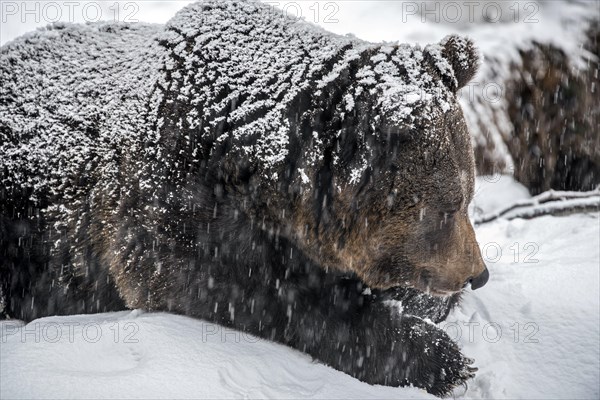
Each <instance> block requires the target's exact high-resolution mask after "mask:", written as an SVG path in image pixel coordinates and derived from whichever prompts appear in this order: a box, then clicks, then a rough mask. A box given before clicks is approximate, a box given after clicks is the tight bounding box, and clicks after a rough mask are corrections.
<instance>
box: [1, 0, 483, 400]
mask: <svg viewBox="0 0 600 400" xmlns="http://www.w3.org/2000/svg"><path fill="white" fill-rule="evenodd" d="M1 55H2V57H1V59H0V80H1V81H2V87H1V88H0V160H1V168H0V181H1V182H2V185H1V186H0V283H1V286H2V292H0V293H5V294H6V296H5V297H6V299H5V300H6V306H5V310H4V313H5V314H6V315H8V316H10V317H16V318H22V319H26V320H30V319H33V318H36V317H40V316H44V315H50V314H69V313H83V312H100V311H108V310H115V309H121V308H124V307H130V308H143V309H147V310H164V311H171V312H175V313H182V314H185V315H190V316H194V317H200V318H204V319H207V320H211V321H215V322H218V323H221V324H224V325H227V326H232V327H235V328H237V329H241V330H244V331H247V332H250V333H252V334H255V335H257V336H260V337H264V338H267V339H271V340H275V341H278V342H282V343H285V344H287V345H289V346H292V347H294V348H297V349H299V350H301V351H304V352H307V353H308V354H311V355H312V356H314V357H315V358H317V359H319V360H321V361H323V362H325V363H327V364H329V365H331V366H333V367H335V368H337V369H339V370H342V371H345V372H347V373H349V374H351V375H353V376H355V377H357V378H359V379H361V380H364V381H366V382H369V383H377V384H385V385H407V384H413V385H415V386H418V387H422V388H425V389H427V390H428V391H430V392H431V393H435V394H446V393H449V391H450V390H452V388H454V387H455V386H456V385H459V384H462V383H463V382H464V381H465V380H466V379H468V378H469V377H470V376H472V373H473V369H472V368H471V367H469V363H471V362H472V361H471V360H469V359H467V358H465V357H463V355H462V354H461V353H460V351H459V349H458V347H457V346H456V344H455V343H454V342H452V340H450V338H449V337H448V336H447V335H446V334H445V333H444V332H443V331H441V330H439V329H438V328H436V327H435V326H434V325H433V324H431V323H430V322H429V321H425V320H424V319H425V318H429V319H431V320H434V321H439V320H442V319H444V318H445V316H446V315H447V313H448V310H449V309H450V308H451V307H452V306H453V305H454V304H456V302H457V301H458V297H457V296H458V295H457V294H456V293H458V292H459V291H460V290H461V289H462V288H463V287H464V285H465V284H466V283H468V282H472V286H473V287H474V288H476V287H480V286H482V285H483V284H485V281H486V280H487V270H486V269H485V265H484V264H483V261H482V259H481V256H480V254H479V251H478V248H477V245H476V242H475V237H474V233H473V229H472V226H471V225H470V223H469V221H468V218H467V214H466V207H467V205H468V203H469V201H470V199H471V198H472V196H473V175H474V162H473V156H472V149H471V145H470V139H469V135H468V132H467V129H466V125H465V123H464V120H463V116H462V112H461V110H460V107H459V106H458V104H457V101H456V92H457V90H459V89H460V88H461V87H463V86H464V85H465V84H466V83H467V82H468V81H469V80H470V79H471V78H472V77H473V75H474V74H475V71H476V69H477V66H478V64H479V57H478V55H477V51H476V50H475V47H474V46H473V43H472V42H471V41H469V40H468V39H464V38H461V37H458V36H450V37H448V38H446V39H444V40H443V41H442V42H440V43H438V44H434V45H430V46H427V47H426V48H424V49H422V48H419V47H411V46H408V45H387V44H384V45H382V44H371V43H366V42H362V41H359V40H357V39H354V38H350V37H340V36H336V35H333V34H330V33H327V32H326V31H323V30H322V29H320V28H317V27H315V26H312V25H310V24H307V23H303V22H296V21H294V20H293V19H290V18H288V17H286V16H285V15H282V14H281V13H280V12H277V11H274V10H273V9H271V8H270V7H268V6H266V5H264V4H260V3H254V2H222V1H204V2H200V3H196V4H193V5H191V6H188V7H187V8H185V9H184V10H182V11H181V12H180V13H178V14H177V16H176V17H175V18H174V19H173V20H172V21H171V22H169V23H168V24H167V25H166V27H163V26H154V25H124V24H89V25H85V26H82V25H55V26H53V27H49V28H47V29H46V30H41V31H38V32H35V33H33V34H29V35H26V36H25V37H22V38H20V39H18V40H16V41H14V42H11V43H9V44H7V45H6V46H4V47H3V48H2V50H1ZM367 286H368V287H369V290H365V289H366V288H367ZM390 288H392V289H391V290H390V291H385V290H387V289H390ZM382 290H383V291H384V292H382ZM432 295H438V296H445V297H434V296H432ZM389 301H392V302H393V301H396V302H397V301H402V303H403V304H404V305H405V307H403V308H404V310H405V312H404V314H403V315H398V314H397V313H396V312H394V310H397V308H395V307H392V310H390V308H389V307H388V306H386V304H388V303H389Z"/></svg>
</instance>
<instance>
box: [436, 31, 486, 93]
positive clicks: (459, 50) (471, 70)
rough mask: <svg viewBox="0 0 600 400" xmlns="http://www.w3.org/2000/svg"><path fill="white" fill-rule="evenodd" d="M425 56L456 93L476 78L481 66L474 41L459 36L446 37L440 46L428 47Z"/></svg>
mask: <svg viewBox="0 0 600 400" xmlns="http://www.w3.org/2000/svg"><path fill="white" fill-rule="evenodd" d="M425 55H426V57H429V58H430V60H431V62H432V64H433V66H434V67H435V68H436V69H437V70H438V72H439V73H440V75H441V77H442V79H443V80H444V83H445V84H446V86H448V87H449V88H450V89H451V90H453V91H454V92H457V91H458V90H459V89H461V88H462V87H464V86H466V84H467V83H469V81H470V80H471V79H473V77H475V74H476V73H477V69H478V68H479V65H480V64H481V55H480V54H479V50H478V49H477V47H475V44H474V43H473V41H472V40H471V39H469V38H466V37H462V36H458V35H449V36H446V37H445V38H444V39H442V41H441V42H439V43H438V44H434V45H429V46H427V47H426V48H425Z"/></svg>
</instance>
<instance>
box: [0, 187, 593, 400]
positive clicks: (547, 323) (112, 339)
mask: <svg viewBox="0 0 600 400" xmlns="http://www.w3.org/2000/svg"><path fill="white" fill-rule="evenodd" d="M478 188H479V190H478V191H477V195H476V199H475V202H474V204H479V205H480V206H481V205H486V206H485V211H486V212H491V211H494V207H495V206H494V200H497V199H501V200H502V202H510V201H517V200H519V199H522V198H524V197H526V194H525V192H524V191H523V190H522V187H520V186H519V185H518V184H516V183H514V182H511V180H510V178H508V177H502V178H501V179H500V181H499V182H496V181H495V179H492V178H487V180H484V181H483V182H479V184H478ZM504 204H506V203H504ZM599 218H600V215H599V214H598V213H594V214H576V215H571V216H569V217H551V216H546V217H540V218H534V219H531V220H527V221H526V220H521V219H515V220H511V221H507V220H502V219H500V220H498V221H495V222H492V223H488V224H483V225H481V226H479V227H478V228H477V236H478V240H479V242H480V245H481V248H482V249H483V252H484V258H485V259H486V262H487V263H488V267H489V269H490V273H491V278H490V281H489V283H488V284H487V286H485V287H484V288H483V289H480V290H478V291H477V292H470V291H467V293H466V295H465V296H464V301H463V303H462V305H461V307H460V308H459V309H457V310H455V311H453V312H452V314H451V315H450V316H449V318H448V319H447V321H445V322H444V323H442V324H440V326H441V327H442V328H444V329H445V330H446V331H447V332H448V334H449V335H451V336H452V337H454V338H456V340H457V341H458V342H459V343H460V344H461V346H462V348H463V352H464V353H465V355H467V356H469V357H473V358H475V359H476V365H477V366H478V367H479V372H478V374H477V376H476V378H475V379H474V380H472V381H470V382H469V384H468V389H467V390H466V391H465V389H464V388H459V389H457V390H456V395H457V397H461V398H467V399H470V398H598V396H599V395H600V389H599V385H600V382H599V378H598V375H599V372H600V365H599V359H600V344H599V340H598V339H599V338H600V331H599V324H600V317H599V315H600V303H599V302H600V300H599V296H598V295H599V293H600V287H599V285H600V273H599V264H600V243H599V242H600V219H599ZM0 382H1V384H0V397H1V398H77V399H82V398H265V397H269V398H323V399H325V398H327V399H331V398H417V399H427V398H433V396H431V395H429V394H427V393H425V392H424V391H422V390H419V389H415V388H389V387H383V386H370V385H367V384H364V383H361V382H359V381H357V380H355V379H353V378H351V377H349V376H347V375H345V374H343V373H341V372H338V371H335V370H333V369H331V368H329V367H326V366H324V365H322V364H319V363H316V362H313V361H312V360H311V359H310V357H308V356H306V355H304V354H302V353H299V352H297V351H294V350H291V349H288V348H286V347H284V346H280V345H277V344H273V343H269V342H266V341H264V340H260V339H256V338H254V337H252V336H250V335H244V334H241V333H237V332H235V331H231V330H228V329H224V328H221V327H219V326H216V325H214V324H210V323H207V322H204V321H200V320H193V319H190V318H186V317H181V316H176V315H168V314H147V313H142V312H139V311H126V312H119V313H111V314H96V315H81V316H70V317H51V318H44V319H40V320H37V321H33V322H32V323H30V324H28V325H27V326H25V327H22V326H21V324H20V323H18V322H14V321H13V322H3V323H1V324H0Z"/></svg>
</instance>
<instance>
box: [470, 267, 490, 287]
mask: <svg viewBox="0 0 600 400" xmlns="http://www.w3.org/2000/svg"><path fill="white" fill-rule="evenodd" d="M484 268H485V269H484V270H483V272H482V273H481V274H479V275H477V276H476V277H474V278H471V279H469V281H468V283H470V284H471V289H473V290H476V289H479V288H481V287H484V286H485V284H486V283H487V281H488V279H490V272H489V271H488V269H487V267H484Z"/></svg>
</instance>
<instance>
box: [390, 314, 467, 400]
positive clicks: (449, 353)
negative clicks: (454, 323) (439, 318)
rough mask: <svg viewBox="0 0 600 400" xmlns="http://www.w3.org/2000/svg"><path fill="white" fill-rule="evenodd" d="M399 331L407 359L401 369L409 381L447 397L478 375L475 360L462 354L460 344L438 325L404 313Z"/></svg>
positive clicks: (401, 346)
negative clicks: (474, 364) (474, 365)
mask: <svg viewBox="0 0 600 400" xmlns="http://www.w3.org/2000/svg"><path fill="white" fill-rule="evenodd" d="M398 333H399V338H398V339H399V340H400V343H399V344H400V348H401V351H400V353H401V356H402V357H403V361H404V362H402V363H401V367H400V369H405V372H404V373H405V376H406V378H407V383H409V384H412V385H413V386H417V387H421V388H424V389H426V390H427V391H428V392H429V393H432V394H434V395H436V396H447V395H450V394H451V392H452V390H453V389H454V388H456V387H458V386H460V385H464V384H465V383H466V381H467V380H468V379H471V378H473V377H474V376H475V372H476V371H477V368H475V367H473V366H472V364H473V362H474V360H473V359H471V358H467V357H465V356H463V355H462V353H461V352H460V349H459V348H458V345H457V344H456V343H455V342H454V341H453V340H452V339H451V338H450V337H449V336H448V335H447V334H446V332H444V331H443V330H441V329H439V328H438V327H437V326H435V325H433V324H431V323H429V322H426V321H423V320H422V319H420V318H416V317H412V316H403V317H402V319H401V322H400V331H399V332H398ZM398 373H400V374H402V371H398Z"/></svg>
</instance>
